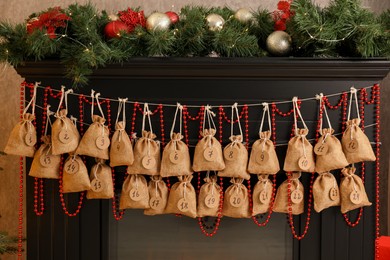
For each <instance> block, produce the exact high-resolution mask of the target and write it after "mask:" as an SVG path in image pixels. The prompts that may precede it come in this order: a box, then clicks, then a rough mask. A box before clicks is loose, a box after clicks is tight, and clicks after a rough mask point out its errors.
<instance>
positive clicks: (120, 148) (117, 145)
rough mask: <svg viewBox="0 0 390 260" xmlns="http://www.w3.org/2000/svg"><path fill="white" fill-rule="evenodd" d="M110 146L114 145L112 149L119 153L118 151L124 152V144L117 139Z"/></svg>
mask: <svg viewBox="0 0 390 260" xmlns="http://www.w3.org/2000/svg"><path fill="white" fill-rule="evenodd" d="M112 147H114V149H115V150H116V151H117V152H118V153H120V152H124V148H125V145H124V143H123V142H119V141H117V142H114V143H113V144H112Z"/></svg>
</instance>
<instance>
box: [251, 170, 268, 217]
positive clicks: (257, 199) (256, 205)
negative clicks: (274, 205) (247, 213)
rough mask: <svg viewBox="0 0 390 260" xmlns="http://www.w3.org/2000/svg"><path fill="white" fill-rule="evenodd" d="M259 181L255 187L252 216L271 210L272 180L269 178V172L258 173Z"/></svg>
mask: <svg viewBox="0 0 390 260" xmlns="http://www.w3.org/2000/svg"><path fill="white" fill-rule="evenodd" d="M257 177H258V179H259V180H258V181H257V183H256V185H255V187H254V189H253V195H252V201H253V209H252V216H256V215H258V214H263V213H266V212H268V211H269V209H270V206H271V199H272V189H273V187H272V182H271V181H270V180H269V179H268V174H259V175H257Z"/></svg>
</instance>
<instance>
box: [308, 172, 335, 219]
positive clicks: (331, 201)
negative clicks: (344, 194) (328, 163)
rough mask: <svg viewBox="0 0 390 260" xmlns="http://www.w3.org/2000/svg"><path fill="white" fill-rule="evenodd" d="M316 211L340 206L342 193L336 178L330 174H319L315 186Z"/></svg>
mask: <svg viewBox="0 0 390 260" xmlns="http://www.w3.org/2000/svg"><path fill="white" fill-rule="evenodd" d="M313 199H314V210H315V211H316V212H318V213H319V212H321V211H322V210H324V209H327V208H329V207H334V206H340V191H339V186H338V185H337V181H336V178H335V177H334V176H333V174H331V173H330V172H322V173H319V175H318V177H317V179H316V180H315V181H314V184H313Z"/></svg>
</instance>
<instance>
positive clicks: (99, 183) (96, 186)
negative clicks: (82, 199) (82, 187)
mask: <svg viewBox="0 0 390 260" xmlns="http://www.w3.org/2000/svg"><path fill="white" fill-rule="evenodd" d="M89 178H90V180H91V189H90V190H89V191H88V192H87V199H111V198H112V197H114V187H113V183H112V173H111V168H110V167H109V166H108V165H106V164H105V162H104V160H102V159H97V163H96V164H95V165H94V166H92V169H91V173H90V175H89Z"/></svg>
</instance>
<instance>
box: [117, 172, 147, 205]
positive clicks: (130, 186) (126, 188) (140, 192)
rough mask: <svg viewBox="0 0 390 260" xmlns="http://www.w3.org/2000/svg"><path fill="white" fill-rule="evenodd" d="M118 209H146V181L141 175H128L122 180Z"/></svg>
mask: <svg viewBox="0 0 390 260" xmlns="http://www.w3.org/2000/svg"><path fill="white" fill-rule="evenodd" d="M119 208H120V209H148V208H149V191H148V183H147V182H146V179H145V177H144V176H142V175H128V176H127V178H126V180H125V181H124V182H123V186H122V192H121V198H120V202H119Z"/></svg>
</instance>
